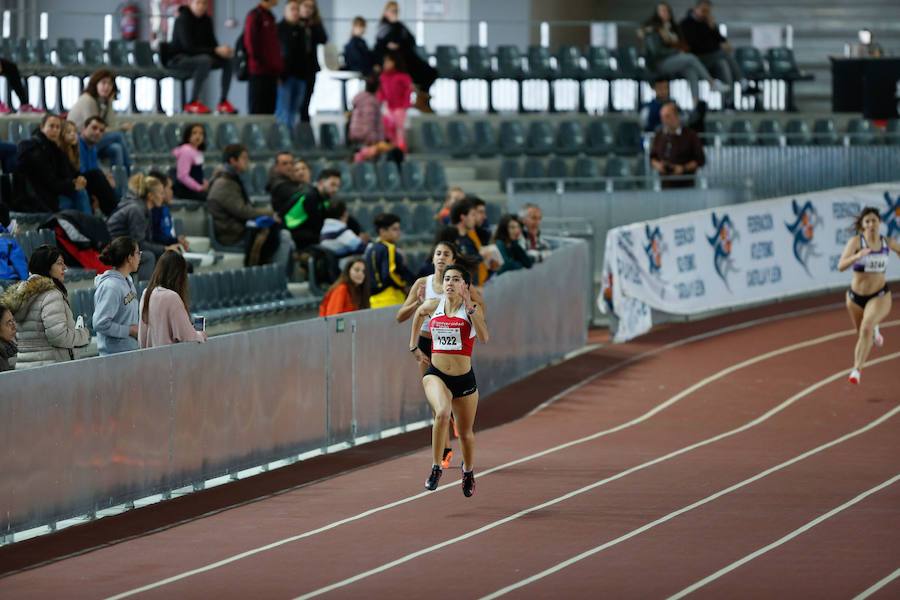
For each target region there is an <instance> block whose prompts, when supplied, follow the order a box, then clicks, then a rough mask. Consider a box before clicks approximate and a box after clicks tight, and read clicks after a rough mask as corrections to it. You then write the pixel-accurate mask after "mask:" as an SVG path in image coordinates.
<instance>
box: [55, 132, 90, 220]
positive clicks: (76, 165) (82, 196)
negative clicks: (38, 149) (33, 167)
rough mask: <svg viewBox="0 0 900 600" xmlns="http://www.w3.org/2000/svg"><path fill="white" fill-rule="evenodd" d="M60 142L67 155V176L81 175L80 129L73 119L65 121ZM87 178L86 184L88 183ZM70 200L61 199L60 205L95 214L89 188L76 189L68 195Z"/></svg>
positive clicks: (71, 177)
mask: <svg viewBox="0 0 900 600" xmlns="http://www.w3.org/2000/svg"><path fill="white" fill-rule="evenodd" d="M58 144H59V148H60V150H62V151H63V154H65V155H66V161H65V163H64V164H65V166H66V177H67V178H68V179H73V180H74V179H75V178H76V177H78V175H79V170H80V169H81V156H80V154H81V153H80V152H79V147H78V146H79V144H78V130H77V129H76V128H75V124H74V123H72V122H71V121H64V122H63V123H62V130H61V131H60V133H59V139H58ZM86 181H87V180H86V179H85V185H87V183H86ZM68 200H69V202H66V201H62V200H61V201H60V207H61V208H62V207H65V208H74V209H75V210H77V211H78V212H82V213H84V214H86V215H92V214H94V210H93V207H92V206H91V197H90V196H89V195H88V191H87V189H86V188H85V189H81V190H76V191H75V194H73V195H72V196H68Z"/></svg>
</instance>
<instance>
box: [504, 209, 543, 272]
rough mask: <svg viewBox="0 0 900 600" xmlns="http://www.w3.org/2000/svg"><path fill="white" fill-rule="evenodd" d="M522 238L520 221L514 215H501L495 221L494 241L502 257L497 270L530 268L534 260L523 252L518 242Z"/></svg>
mask: <svg viewBox="0 0 900 600" xmlns="http://www.w3.org/2000/svg"><path fill="white" fill-rule="evenodd" d="M521 239H522V223H521V222H520V221H519V219H518V217H516V216H515V215H503V216H502V217H500V222H499V223H497V232H496V233H495V234H494V243H495V244H496V245H497V249H498V250H499V251H500V256H501V257H502V258H503V265H502V266H501V267H500V270H499V271H498V272H497V274H498V275H499V274H500V273H505V272H507V271H516V270H518V269H530V268H531V265H532V264H534V261H533V260H532V259H531V257H530V256H528V253H527V252H525V249H524V248H523V247H522V245H521V244H520V242H519V240H521Z"/></svg>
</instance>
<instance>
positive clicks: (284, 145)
mask: <svg viewBox="0 0 900 600" xmlns="http://www.w3.org/2000/svg"><path fill="white" fill-rule="evenodd" d="M266 139H267V140H268V142H269V146H270V147H271V148H272V150H274V151H275V152H279V151H281V150H286V151H288V152H293V151H294V140H293V138H291V130H290V129H288V126H287V125H285V124H284V123H272V124H271V125H269V132H268V134H267V137H266Z"/></svg>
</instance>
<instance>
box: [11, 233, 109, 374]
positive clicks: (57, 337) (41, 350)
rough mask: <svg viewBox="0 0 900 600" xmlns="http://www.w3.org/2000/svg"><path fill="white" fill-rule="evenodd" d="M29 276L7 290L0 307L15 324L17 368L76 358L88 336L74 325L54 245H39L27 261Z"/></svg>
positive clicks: (62, 263) (60, 260)
mask: <svg viewBox="0 0 900 600" xmlns="http://www.w3.org/2000/svg"><path fill="white" fill-rule="evenodd" d="M28 271H29V272H30V273H31V276H30V277H29V278H28V279H26V280H25V281H22V282H20V283H18V284H16V285H14V286H12V287H10V288H9V289H8V290H6V293H4V295H3V298H2V299H0V304H3V305H4V306H7V307H8V308H9V309H10V310H11V311H12V312H13V316H14V318H15V320H16V322H17V323H18V359H17V362H16V368H19V369H22V368H26V369H27V368H31V367H41V366H44V365H49V364H53V363H58V362H65V361H69V360H74V359H75V348H81V347H83V346H87V345H88V344H89V343H90V341H91V333H90V332H89V331H88V330H87V329H86V328H85V327H84V325H83V324H82V317H81V316H79V318H78V322H76V320H75V317H74V315H73V314H72V308H71V307H70V306H69V291H68V290H67V289H66V285H65V283H64V281H65V277H66V263H65V261H64V260H63V256H62V253H61V252H60V251H59V250H58V249H56V248H55V247H53V246H47V245H44V246H39V247H38V248H36V249H35V250H34V252H32V253H31V259H30V260H29V261H28Z"/></svg>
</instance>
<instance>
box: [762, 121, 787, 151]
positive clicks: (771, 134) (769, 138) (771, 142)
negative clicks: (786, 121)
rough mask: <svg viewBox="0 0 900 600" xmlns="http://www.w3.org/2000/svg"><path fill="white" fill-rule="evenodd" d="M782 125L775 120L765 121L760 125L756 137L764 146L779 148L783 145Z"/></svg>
mask: <svg viewBox="0 0 900 600" xmlns="http://www.w3.org/2000/svg"><path fill="white" fill-rule="evenodd" d="M783 134H784V132H782V131H781V123H780V122H778V121H777V120H775V119H763V120H762V121H760V123H759V128H758V129H757V132H756V136H757V139H758V140H759V143H760V144H761V145H763V146H778V145H780V144H781V136H782V135H783Z"/></svg>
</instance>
